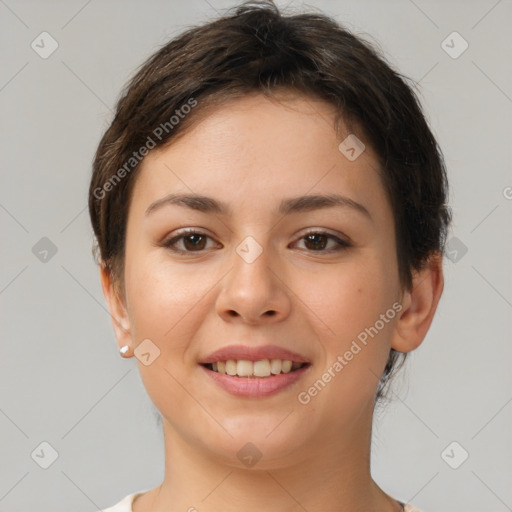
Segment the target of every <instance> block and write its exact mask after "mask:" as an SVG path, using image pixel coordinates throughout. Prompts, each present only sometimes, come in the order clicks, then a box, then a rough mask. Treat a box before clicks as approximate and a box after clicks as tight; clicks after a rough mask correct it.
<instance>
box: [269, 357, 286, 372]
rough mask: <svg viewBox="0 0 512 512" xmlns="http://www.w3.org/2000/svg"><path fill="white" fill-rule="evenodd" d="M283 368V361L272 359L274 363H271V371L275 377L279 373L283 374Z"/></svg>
mask: <svg viewBox="0 0 512 512" xmlns="http://www.w3.org/2000/svg"><path fill="white" fill-rule="evenodd" d="M282 366H283V365H282V363H281V359H272V361H270V371H271V372H272V373H273V374H274V375H277V374H278V373H281V368H282Z"/></svg>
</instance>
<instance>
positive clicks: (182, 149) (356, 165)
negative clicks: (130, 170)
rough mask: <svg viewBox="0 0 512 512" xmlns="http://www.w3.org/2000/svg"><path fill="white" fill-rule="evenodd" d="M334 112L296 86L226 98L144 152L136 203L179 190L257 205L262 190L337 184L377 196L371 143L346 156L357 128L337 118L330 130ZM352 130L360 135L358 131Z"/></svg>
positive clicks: (273, 195) (294, 191)
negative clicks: (271, 94)
mask: <svg viewBox="0 0 512 512" xmlns="http://www.w3.org/2000/svg"><path fill="white" fill-rule="evenodd" d="M335 119H336V110H335V108H334V107H333V106H332V105H331V104H329V103H327V102H325V101H323V100H320V99H317V98H313V97H306V96H301V95H297V94H286V95H280V97H278V98H272V99H270V98H268V97H265V96H263V95H261V94H251V95H248V96H247V97H244V98H241V99H236V100H230V101H229V102H227V103H225V104H222V105H220V106H218V107H217V108H215V109H213V110H211V111H210V112H209V113H208V115H206V116H200V120H199V121H198V122H196V123H195V124H192V126H191V128H190V129H188V130H187V131H186V132H185V133H184V134H183V135H182V136H180V137H179V138H177V139H176V140H175V141H172V142H171V143H170V144H169V145H167V146H165V147H159V148H156V149H154V150H152V151H151V152H150V153H149V154H148V155H147V156H146V157H145V159H144V160H143V162H142V164H141V167H140V169H139V171H138V177H137V182H136V184H135V189H134V194H133V200H134V202H136V203H140V204H141V207H142V206H143V204H146V205H147V204H149V203H150V202H152V201H154V200H155V199H158V198H159V197H162V196H164V195H166V194H168V193H171V192H183V193H198V194H204V195H208V196H214V197H217V198H218V199H219V200H222V201H226V202H229V203H232V202H236V201H237V200H242V199H246V200H247V199H252V200H253V203H254V206H256V205H257V204H260V203H259V200H260V199H263V198H264V199H265V200H271V199H275V200H281V199H282V197H283V196H294V195H295V196H297V195H303V194H306V193H308V192H324V193H326V192H329V193H331V192H333V191H337V192H340V193H344V194H347V193H348V194H353V195H355V196H359V197H362V196H371V197H369V199H371V200H372V201H373V202H375V201H376V200H379V201H382V200H383V199H384V194H383V187H382V185H381V182H380V178H379V177H378V164H377V159H376V157H375V156H374V154H373V152H372V150H371V148H370V146H369V145H368V144H365V148H364V151H363V152H362V153H361V154H360V156H359V157H358V158H357V159H354V160H351V159H350V158H347V154H346V153H344V152H343V151H340V143H341V142H342V141H343V140H344V139H346V137H347V136H349V135H350V136H353V135H356V134H352V135H351V134H350V132H349V130H348V129H347V127H346V126H344V125H343V124H342V123H340V125H339V130H338V131H336V130H335ZM356 136H357V138H358V139H360V140H364V135H363V134H362V133H357V135H356ZM356 149H357V148H356ZM348 156H350V154H349V155H348ZM354 199H355V198H354ZM355 200H357V199H355ZM261 204H262V203H261Z"/></svg>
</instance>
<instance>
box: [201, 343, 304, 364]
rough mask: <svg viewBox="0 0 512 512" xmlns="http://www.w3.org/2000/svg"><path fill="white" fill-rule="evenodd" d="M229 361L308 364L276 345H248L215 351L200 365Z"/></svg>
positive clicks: (301, 358)
mask: <svg viewBox="0 0 512 512" xmlns="http://www.w3.org/2000/svg"><path fill="white" fill-rule="evenodd" d="M229 359H234V360H240V359H244V360H247V361H261V360H262V359H281V360H283V361H284V360H288V361H292V362H294V363H309V362H310V361H309V359H307V358H306V357H304V356H301V355H300V354H297V353H295V352H292V351H291V350H287V349H285V348H282V347H278V346H277V345H264V346H261V347H253V346H248V345H229V346H227V347H222V348H220V349H218V350H215V351H214V352H212V353H211V354H209V355H208V356H206V357H205V358H204V359H202V360H201V361H199V362H200V364H208V363H216V362H218V361H228V360H229Z"/></svg>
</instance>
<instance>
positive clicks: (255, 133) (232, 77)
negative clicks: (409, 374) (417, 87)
mask: <svg viewBox="0 0 512 512" xmlns="http://www.w3.org/2000/svg"><path fill="white" fill-rule="evenodd" d="M446 196H447V182H446V172H445V167H444V163H443V158H442V155H441V152H440V150H439V148H438V146H437V143H436V141H435V139H434V137H433V135H432V133H431V131H430V129H429V127H428V125H427V123H426V121H425V118H424V116H423V114H422V111H421V108H420V106H419V103H418V101H417V99H416V97H415V95H414V93H413V92H412V90H411V88H410V87H409V86H408V85H407V84H406V83H405V81H404V80H403V79H402V78H401V76H400V75H399V74H398V73H397V72H395V71H394V70H393V69H391V67H390V66H389V65H388V64H387V63H386V62H385V61H384V60H383V59H382V58H381V57H380V56H378V55H377V53H376V52H375V51H374V50H373V49H372V48H371V47H370V46H369V45H368V44H367V43H364V42H362V41H361V40H359V39H358V38H356V37H355V36H354V35H352V34H351V33H349V32H348V31H346V30H345V29H343V28H342V27H340V26H339V25H338V24H337V23H335V22H334V21H333V20H332V19H330V18H328V17H326V16H322V15H319V14H302V15H295V16H284V15H283V14H282V13H280V12H279V10H278V9H277V7H276V6H275V5H274V4H273V3H272V2H270V1H268V2H249V3H246V4H242V5H241V6H239V7H238V8H236V9H235V10H234V12H232V13H230V14H228V15H227V16H225V17H223V18H220V19H218V20H215V21H212V22H210V23H207V24H205V25H203V26H200V27H197V28H193V29H190V30H188V31H187V32H185V33H183V34H182V35H180V36H179V37H178V38H176V39H174V40H172V41H171V42H169V43H168V44H167V45H165V46H164V47H163V48H161V49H160V50H159V51H158V52H157V53H156V54H154V55H153V56H152V57H151V58H150V59H149V60H148V61H147V62H146V63H145V64H144V65H143V66H142V68H141V69H140V70H139V71H138V73H137V74H136V75H135V77H134V78H133V79H132V81H131V82H130V84H129V85H128V87H127V88H126V90H125V92H124V94H123V96H122V98H121V99H120V101H119V103H118V105H117V111H116V115H115V118H114V120H113V121H112V124H111V125H110V127H109V128H108V130H107V131H106V133H105V135H104V136H103V138H102V140H101V142H100V144H99V147H98V150H97V153H96V157H95V161H94V169H93V176H92V180H91V185H90V200H89V209H90V215H91V220H92V225H93V228H94V231H95V235H96V238H97V241H98V249H99V262H100V268H101V281H102V286H103V291H104V294H105V297H106V300H107V303H108V305H109V308H110V311H111V314H112V320H113V326H114V331H115V334H116V338H117V342H118V345H119V348H120V352H121V354H122V355H123V356H124V357H128V358H129V357H134V356H135V357H136V360H137V363H138V367H139V371H140V374H141V377H142V380H143V383H144V386H145V388H146V390H147V392H148V394H149V396H150V398H151V400H152V402H153V403H154V405H155V406H156V407H157V409H158V410H159V412H160V414H161V417H162V427H163V432H164V439H165V461H166V463H165V476H164V479H163V481H162V483H161V485H159V486H158V487H156V488H154V489H149V490H146V491H144V492H143V491H140V492H135V493H132V494H130V495H129V496H127V497H126V498H125V499H124V500H122V501H121V502H120V503H118V504H117V505H116V506H114V507H112V508H110V509H108V511H109V512H121V511H132V510H133V512H149V511H152V512H160V511H162V512H163V511H166V512H169V511H175V510H176V511H178V510H183V511H185V510H188V511H194V510H199V511H218V510H219V511H220V510H222V511H224V512H225V511H231V510H240V509H243V510H244V511H253V510H254V511H256V510H257V511H262V510H265V511H295V510H302V511H303V510H307V511H308V512H315V511H317V510H318V511H319V510H322V511H325V510H330V511H335V510H351V511H359V510H360V511H365V512H368V511H379V512H398V511H400V510H407V511H412V510H415V509H413V507H412V505H411V504H406V503H403V502H401V501H399V500H396V499H394V498H392V497H391V496H389V495H387V494H386V493H385V492H384V491H383V490H382V489H380V488H379V486H378V485H377V484H376V483H375V482H374V481H373V479H372V477H371V474H370V444H371V430H372V417H373V411H374V408H375V405H376V403H377V401H378V400H380V399H382V398H383V397H384V396H385V391H386V387H387V384H388V382H389V379H390V377H391V376H392V375H393V373H394V372H395V371H396V370H397V369H398V368H399V366H400V365H401V363H403V359H404V356H405V354H407V353H408V352H410V351H412V350H414V349H415V348H417V347H418V346H419V345H420V344H421V342H422V341H423V339H424V337H425V335H426V333H427V331H428V329H429V327H430V324H431V322H432V319H433V316H434V313H435V310H436V307H437V304H438V301H439V298H440V296H441V293H442V289H443V272H442V254H443V247H444V241H445V235H446V231H447V227H448V224H449V221H450V213H449V210H448V208H447V206H446V204H445V203H446Z"/></svg>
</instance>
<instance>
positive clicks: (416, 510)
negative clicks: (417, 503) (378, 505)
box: [404, 503, 421, 512]
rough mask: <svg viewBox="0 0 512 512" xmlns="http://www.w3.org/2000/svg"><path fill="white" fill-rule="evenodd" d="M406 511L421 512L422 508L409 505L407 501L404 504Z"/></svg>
mask: <svg viewBox="0 0 512 512" xmlns="http://www.w3.org/2000/svg"><path fill="white" fill-rule="evenodd" d="M404 512H421V510H419V509H417V508H416V507H413V506H412V505H409V504H408V503H406V504H405V505H404Z"/></svg>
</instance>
